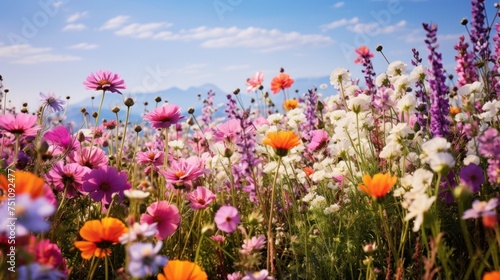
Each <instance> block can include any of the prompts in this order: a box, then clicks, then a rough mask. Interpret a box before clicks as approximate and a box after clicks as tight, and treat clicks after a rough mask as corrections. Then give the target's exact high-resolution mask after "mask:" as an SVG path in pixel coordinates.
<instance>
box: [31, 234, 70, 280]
mask: <svg viewBox="0 0 500 280" xmlns="http://www.w3.org/2000/svg"><path fill="white" fill-rule="evenodd" d="M32 240H33V242H35V237H34V236H32ZM30 241H31V240H30ZM30 245H31V246H30V248H29V251H30V253H31V255H32V256H36V261H37V262H39V263H41V264H44V265H48V266H50V267H52V268H56V269H58V270H59V271H61V272H63V273H64V274H67V272H68V269H67V268H66V259H65V258H64V257H63V255H62V253H61V249H59V247H58V246H57V244H54V243H51V242H50V240H48V239H42V240H40V241H38V242H37V243H36V244H30Z"/></svg>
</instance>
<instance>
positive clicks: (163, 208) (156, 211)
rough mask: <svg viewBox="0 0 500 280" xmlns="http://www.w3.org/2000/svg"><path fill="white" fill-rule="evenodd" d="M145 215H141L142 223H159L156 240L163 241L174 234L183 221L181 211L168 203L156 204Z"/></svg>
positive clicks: (150, 206) (160, 202)
mask: <svg viewBox="0 0 500 280" xmlns="http://www.w3.org/2000/svg"><path fill="white" fill-rule="evenodd" d="M146 212H147V213H145V214H142V215H141V224H142V223H148V224H152V223H157V226H156V228H157V229H158V234H157V235H156V238H158V240H163V239H165V238H167V237H168V236H171V235H172V234H174V232H175V231H176V230H177V227H178V226H179V222H180V221H181V216H180V214H179V209H177V207H176V206H175V205H171V204H169V203H168V201H159V202H154V203H152V204H151V205H149V207H148V208H147V209H146Z"/></svg>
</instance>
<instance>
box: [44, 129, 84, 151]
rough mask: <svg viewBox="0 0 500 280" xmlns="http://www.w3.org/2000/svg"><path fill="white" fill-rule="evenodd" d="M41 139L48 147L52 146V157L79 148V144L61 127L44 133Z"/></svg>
mask: <svg viewBox="0 0 500 280" xmlns="http://www.w3.org/2000/svg"><path fill="white" fill-rule="evenodd" d="M43 138H44V139H45V141H47V143H48V144H49V145H51V146H53V147H52V150H53V151H52V154H53V155H60V154H62V153H63V152H65V151H66V150H68V149H69V150H70V151H74V150H76V149H78V148H79V147H80V142H78V141H77V140H76V139H75V138H74V137H72V136H71V134H70V133H69V131H68V129H67V128H66V127H64V126H61V125H60V126H57V127H55V128H54V129H52V130H49V131H47V132H45V134H44V135H43Z"/></svg>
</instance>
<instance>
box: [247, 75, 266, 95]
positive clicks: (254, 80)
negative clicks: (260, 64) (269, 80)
mask: <svg viewBox="0 0 500 280" xmlns="http://www.w3.org/2000/svg"><path fill="white" fill-rule="evenodd" d="M263 81H264V73H262V72H257V73H255V75H254V76H253V77H251V78H248V79H247V86H248V87H247V92H250V91H256V90H258V89H259V88H260V86H261V85H262V82H263Z"/></svg>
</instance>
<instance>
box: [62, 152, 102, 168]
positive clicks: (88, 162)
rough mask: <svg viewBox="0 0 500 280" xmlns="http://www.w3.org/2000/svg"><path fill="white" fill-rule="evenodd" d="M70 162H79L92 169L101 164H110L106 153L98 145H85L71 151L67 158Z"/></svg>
mask: <svg viewBox="0 0 500 280" xmlns="http://www.w3.org/2000/svg"><path fill="white" fill-rule="evenodd" d="M67 161H68V162H69V163H78V164H80V165H81V166H87V167H88V168H90V169H96V168H98V167H99V166H105V165H107V164H108V157H107V156H106V153H105V152H104V151H103V150H102V149H100V148H97V147H93V148H89V147H85V148H83V149H81V150H75V151H73V152H71V153H70V154H69V156H68V158H67Z"/></svg>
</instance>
